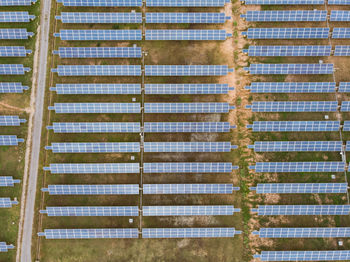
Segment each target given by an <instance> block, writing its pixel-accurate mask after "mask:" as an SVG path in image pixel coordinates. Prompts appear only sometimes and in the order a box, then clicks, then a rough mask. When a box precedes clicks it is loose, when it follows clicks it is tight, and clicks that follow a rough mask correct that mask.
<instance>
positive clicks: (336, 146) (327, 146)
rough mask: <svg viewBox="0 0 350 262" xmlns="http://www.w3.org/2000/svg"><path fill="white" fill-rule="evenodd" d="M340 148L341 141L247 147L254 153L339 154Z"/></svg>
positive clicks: (265, 144)
mask: <svg viewBox="0 0 350 262" xmlns="http://www.w3.org/2000/svg"><path fill="white" fill-rule="evenodd" d="M342 147H343V142H342V141H269V142H265V141H257V142H255V143H254V145H250V146H248V148H253V149H254V151H255V152H321V151H328V152H331V151H333V152H337V151H339V152H340V151H342Z"/></svg>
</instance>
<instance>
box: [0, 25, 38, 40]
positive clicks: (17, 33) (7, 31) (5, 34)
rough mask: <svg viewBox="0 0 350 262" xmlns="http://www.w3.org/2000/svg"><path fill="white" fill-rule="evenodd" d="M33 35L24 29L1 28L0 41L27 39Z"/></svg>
mask: <svg viewBox="0 0 350 262" xmlns="http://www.w3.org/2000/svg"><path fill="white" fill-rule="evenodd" d="M33 35H34V33H32V32H27V29H25V28H2V29H0V39H2V40H7V39H10V40H11V39H28V37H31V36H33Z"/></svg>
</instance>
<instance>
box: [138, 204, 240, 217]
mask: <svg viewBox="0 0 350 262" xmlns="http://www.w3.org/2000/svg"><path fill="white" fill-rule="evenodd" d="M234 212H240V210H239V209H235V208H234V206H228V205H220V206H218V205H216V206H143V207H142V213H143V216H232V215H233V213H234Z"/></svg>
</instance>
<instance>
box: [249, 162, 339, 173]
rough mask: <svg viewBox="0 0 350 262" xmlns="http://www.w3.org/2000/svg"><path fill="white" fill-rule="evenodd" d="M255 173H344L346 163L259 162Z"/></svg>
mask: <svg viewBox="0 0 350 262" xmlns="http://www.w3.org/2000/svg"><path fill="white" fill-rule="evenodd" d="M249 168H250V169H255V172H257V173H262V172H344V170H345V163H344V162H335V161H333V162H332V161H328V162H257V163H256V165H255V166H250V167H249Z"/></svg>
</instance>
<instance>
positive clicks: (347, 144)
mask: <svg viewBox="0 0 350 262" xmlns="http://www.w3.org/2000/svg"><path fill="white" fill-rule="evenodd" d="M345 151H350V141H346V147H345Z"/></svg>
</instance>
